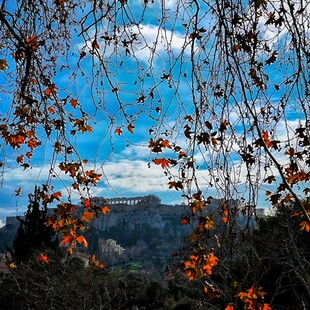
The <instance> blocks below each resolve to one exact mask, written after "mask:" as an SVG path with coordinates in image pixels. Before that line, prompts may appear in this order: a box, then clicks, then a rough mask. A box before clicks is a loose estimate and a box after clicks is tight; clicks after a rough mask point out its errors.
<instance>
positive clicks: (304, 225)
mask: <svg viewBox="0 0 310 310" xmlns="http://www.w3.org/2000/svg"><path fill="white" fill-rule="evenodd" d="M300 230H305V231H306V232H309V231H310V225H309V223H308V222H306V221H302V222H301V223H300Z"/></svg>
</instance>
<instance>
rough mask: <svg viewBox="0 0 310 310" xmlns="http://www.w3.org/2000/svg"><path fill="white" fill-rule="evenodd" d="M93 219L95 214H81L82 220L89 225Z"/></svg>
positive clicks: (85, 212)
mask: <svg viewBox="0 0 310 310" xmlns="http://www.w3.org/2000/svg"><path fill="white" fill-rule="evenodd" d="M93 218H95V214H94V213H93V212H89V211H84V213H83V214H82V220H83V221H85V222H87V223H89V222H90V221H91V220H92V219H93Z"/></svg>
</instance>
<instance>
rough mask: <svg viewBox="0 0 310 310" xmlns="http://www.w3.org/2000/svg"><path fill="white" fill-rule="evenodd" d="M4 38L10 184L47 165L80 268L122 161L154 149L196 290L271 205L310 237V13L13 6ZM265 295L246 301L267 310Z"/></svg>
mask: <svg viewBox="0 0 310 310" xmlns="http://www.w3.org/2000/svg"><path fill="white" fill-rule="evenodd" d="M150 21H152V22H150ZM0 24H1V28H0V33H1V45H0V51H1V53H0V54H1V57H0V78H1V87H0V92H1V95H2V96H3V99H1V110H0V139H1V152H2V156H1V158H0V168H1V176H3V180H6V179H10V173H12V171H14V169H18V170H16V171H19V173H20V174H22V173H24V172H25V173H27V172H29V173H30V172H31V171H35V168H37V166H38V158H40V160H41V161H42V165H43V166H44V167H46V166H48V168H47V169H45V170H44V169H43V168H42V170H44V173H45V175H44V178H45V180H44V181H42V182H41V180H40V181H37V183H40V184H39V185H40V188H41V189H40V192H39V193H38V195H39V198H40V200H41V201H42V204H43V206H44V208H47V206H51V207H53V208H55V212H54V214H53V215H52V216H51V217H49V219H48V220H47V226H48V227H49V228H52V229H53V231H54V232H55V233H56V234H61V244H63V245H66V246H67V247H68V252H69V253H72V251H73V249H74V248H75V247H76V246H77V245H82V246H87V240H86V239H85V238H84V235H83V233H84V232H85V231H86V230H87V229H88V227H89V226H91V225H92V222H93V220H95V219H96V218H97V217H98V216H101V215H103V216H104V215H105V214H106V213H107V212H109V208H108V206H106V205H104V206H103V205H96V204H95V203H94V201H93V200H92V198H93V196H94V192H95V191H94V188H95V187H97V186H102V187H103V186H106V188H108V187H109V186H110V184H109V180H108V177H106V176H105V171H104V168H105V164H106V163H107V161H108V160H110V158H112V155H113V152H116V153H117V152H119V149H118V148H119V147H121V146H124V147H125V148H130V147H132V148H134V147H140V148H143V150H145V149H147V150H148V152H149V153H148V155H149V157H148V159H147V161H148V162H149V163H148V166H149V167H150V168H152V166H156V168H158V169H159V170H160V169H162V173H163V178H164V180H165V182H164V183H165V184H166V189H167V190H171V191H177V192H178V193H180V195H182V198H183V199H184V201H185V202H186V205H187V206H188V208H187V210H186V211H184V215H182V218H181V219H180V224H182V225H192V228H193V232H192V234H191V235H190V237H189V240H190V244H189V245H188V246H189V248H190V250H189V251H188V253H187V254H188V255H187V256H188V257H187V258H186V259H184V260H183V265H184V268H185V275H186V276H187V277H188V278H189V279H190V280H193V279H199V280H201V281H207V282H208V281H209V280H210V278H211V276H212V275H214V273H215V270H216V268H217V267H218V266H219V264H220V261H221V259H225V258H224V254H223V252H224V250H223V248H222V243H224V244H228V243H229V242H228V241H227V239H229V240H231V244H229V246H231V251H233V246H232V245H233V244H234V243H238V242H240V239H242V240H246V239H247V238H248V235H247V234H250V235H251V229H252V228H253V225H252V224H253V221H255V220H256V219H255V216H256V209H257V207H259V206H260V204H264V205H266V202H267V203H268V204H269V205H270V206H271V207H272V208H274V209H275V210H280V209H288V210H292V206H294V208H295V207H296V210H295V209H294V213H293V214H292V220H293V221H295V220H296V221H297V222H298V224H297V226H298V227H299V228H300V230H302V231H305V232H310V187H309V180H310V172H309V167H310V129H309V117H310V115H309V111H310V109H309V94H310V84H309V61H310V60H309V50H308V46H309V33H310V32H309V11H308V3H307V1H306V2H305V1H304V2H302V1H300V2H298V1H295V2H290V1H280V2H275V1H271V0H254V1H252V0H251V1H237V2H236V1H226V0H218V1H210V2H206V1H198V0H195V1H193V0H184V1H179V0H177V1H161V2H160V4H159V3H158V2H156V1H142V2H141V3H140V2H136V1H133V2H130V1H114V2H113V3H110V2H109V1H108V2H106V1H88V0H82V1H72V0H55V1H48V2H46V3H44V4H43V3H37V2H34V1H13V2H6V1H3V3H2V6H1V10H0ZM2 103H3V104H2ZM81 145H84V148H85V145H87V151H85V149H83V147H81ZM93 145H95V146H96V147H95V150H93V149H92V148H93ZM126 154H127V153H126ZM132 154H139V152H136V153H134V152H133V153H132ZM86 155H87V156H86ZM134 156H138V155H133V157H134ZM135 159H136V158H127V160H128V162H129V163H130V162H134V160H135ZM143 159H145V158H143ZM146 165H147V163H146ZM40 171H41V170H40ZM44 173H42V174H41V172H40V173H38V175H40V176H41V175H43V174H44ZM38 178H39V176H38ZM41 183H42V184H41ZM113 190H114V189H113ZM161 190H162V189H161ZM12 194H13V195H14V197H16V199H20V198H22V196H23V195H24V191H23V189H22V187H21V185H19V184H18V185H17V186H16V188H14V189H12ZM214 197H215V198H217V199H219V201H220V203H219V206H218V208H217V210H216V211H214V210H211V207H210V206H211V203H210V201H212V198H214ZM76 203H79V204H80V205H81V207H82V211H81V212H80V214H77V208H76ZM240 214H242V215H243V216H244V217H245V218H246V220H247V223H246V224H245V225H244V227H243V228H244V229H243V230H242V232H240V233H237V228H236V227H237V226H238V224H239V223H238V216H239V215H240ZM216 218H220V221H216ZM218 230H219V231H220V232H221V234H220V233H219V232H218ZM226 254H227V253H226ZM40 255H43V256H39V257H41V259H40V261H41V262H45V263H47V259H43V258H44V255H45V254H44V252H42V253H41V254H40ZM91 260H92V261H93V263H94V265H96V263H95V262H96V260H95V259H94V260H93V259H92V258H91ZM208 283H209V282H208ZM256 284H257V283H255V285H254V286H253V287H252V288H240V289H241V290H242V291H243V292H244V293H243V295H238V296H239V297H240V299H242V301H243V302H244V304H245V307H248V308H249V307H252V308H253V309H254V308H255V307H256V308H257V307H258V308H260V307H263V308H264V307H269V306H268V305H267V306H265V304H264V303H262V302H261V299H262V297H263V293H262V291H261V290H260V289H259V287H260V286H259V285H256ZM250 285H252V283H251V284H250ZM207 286H208V285H205V287H207ZM210 287H211V285H209V289H208V290H209V291H210V290H211V289H210ZM256 287H257V289H256ZM244 289H245V290H244ZM214 291H216V288H215V286H214ZM215 295H216V294H215ZM228 307H233V306H232V305H229V306H228ZM249 309H250V308H249ZM264 309H265V308H264ZM266 309H267V308H266Z"/></svg>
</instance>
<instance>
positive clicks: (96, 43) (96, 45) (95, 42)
mask: <svg viewBox="0 0 310 310" xmlns="http://www.w3.org/2000/svg"><path fill="white" fill-rule="evenodd" d="M91 45H92V47H93V48H95V49H99V48H100V45H99V44H98V42H97V40H96V39H95V40H94V41H93V42H92V44H91Z"/></svg>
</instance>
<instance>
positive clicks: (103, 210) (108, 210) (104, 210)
mask: <svg viewBox="0 0 310 310" xmlns="http://www.w3.org/2000/svg"><path fill="white" fill-rule="evenodd" d="M101 212H102V213H103V214H106V213H107V212H111V211H110V209H109V208H108V207H107V206H104V207H103V208H102V209H101Z"/></svg>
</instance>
